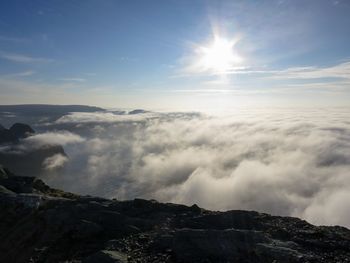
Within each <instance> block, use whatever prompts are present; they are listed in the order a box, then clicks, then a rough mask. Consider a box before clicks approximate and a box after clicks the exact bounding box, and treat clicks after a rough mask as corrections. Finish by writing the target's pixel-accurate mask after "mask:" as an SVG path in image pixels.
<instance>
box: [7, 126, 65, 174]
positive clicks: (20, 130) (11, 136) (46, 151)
mask: <svg viewBox="0 0 350 263" xmlns="http://www.w3.org/2000/svg"><path fill="white" fill-rule="evenodd" d="M34 134H35V131H34V130H33V129H32V128H31V127H30V126H29V125H27V124H23V123H15V124H13V125H12V126H11V128H10V129H5V128H3V129H2V130H1V129H0V145H3V146H6V147H4V148H2V149H1V151H0V165H3V166H5V167H8V168H9V169H10V170H11V171H13V172H15V173H16V174H20V175H22V174H24V175H28V176H36V175H40V174H41V173H43V172H44V171H45V167H44V165H43V163H44V162H45V160H46V159H47V158H49V157H52V156H55V155H58V154H59V155H62V156H66V153H65V151H64V149H63V147H62V146H61V145H54V144H48V145H26V144H25V140H23V139H25V138H27V137H30V136H32V135H34ZM19 164H20V165H19Z"/></svg>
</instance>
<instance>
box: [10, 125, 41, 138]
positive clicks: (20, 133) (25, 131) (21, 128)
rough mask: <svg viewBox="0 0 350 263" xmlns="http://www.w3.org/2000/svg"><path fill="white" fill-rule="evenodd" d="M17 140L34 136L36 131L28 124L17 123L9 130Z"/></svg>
mask: <svg viewBox="0 0 350 263" xmlns="http://www.w3.org/2000/svg"><path fill="white" fill-rule="evenodd" d="M9 130H10V132H12V133H13V134H14V135H15V136H16V137H17V138H27V137H28V136H30V135H33V134H34V133H35V131H34V130H33V129H32V127H30V126H29V125H28V124H24V123H15V124H13V125H12V126H11V128H10V129H9Z"/></svg>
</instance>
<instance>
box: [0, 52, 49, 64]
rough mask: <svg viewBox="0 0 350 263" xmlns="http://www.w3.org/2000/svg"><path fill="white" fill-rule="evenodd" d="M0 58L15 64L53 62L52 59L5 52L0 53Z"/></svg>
mask: <svg viewBox="0 0 350 263" xmlns="http://www.w3.org/2000/svg"><path fill="white" fill-rule="evenodd" d="M0 58H2V59H6V60H8V61H11V62H16V63H49V62H53V61H54V60H53V59H48V58H41V57H31V56H27V55H22V54H16V53H7V52H0Z"/></svg>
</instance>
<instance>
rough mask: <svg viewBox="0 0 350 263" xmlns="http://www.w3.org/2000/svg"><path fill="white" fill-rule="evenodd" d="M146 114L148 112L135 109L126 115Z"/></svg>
mask: <svg viewBox="0 0 350 263" xmlns="http://www.w3.org/2000/svg"><path fill="white" fill-rule="evenodd" d="M147 112H148V111H145V110H141V109H136V110H132V111H129V113H128V114H130V115H134V114H142V113H147Z"/></svg>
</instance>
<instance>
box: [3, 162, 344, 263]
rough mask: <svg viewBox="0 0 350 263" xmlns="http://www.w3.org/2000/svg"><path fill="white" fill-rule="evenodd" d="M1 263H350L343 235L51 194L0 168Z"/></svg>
mask: <svg viewBox="0 0 350 263" xmlns="http://www.w3.org/2000/svg"><path fill="white" fill-rule="evenodd" d="M0 186H1V187H0V236H1V242H0V262H76V263H77V262H84V263H105V262H106V263H107V262H123V263H126V262H191V263H192V262H193V263H196V262H243V263H248V262H269V263H277V262H283V263H285V262H309V263H312V262H315V263H316V262H318V263H319V262H350V230H348V229H346V228H343V227H338V226H336V227H317V226H313V225H311V224H309V223H307V222H305V221H303V220H300V219H297V218H292V217H278V216H270V215H267V214H262V213H257V212H252V211H237V210H236V211H227V212H213V211H207V210H204V209H201V208H199V207H198V206H196V205H193V206H191V207H188V206H184V205H176V204H169V203H167V204H163V203H158V202H156V201H152V200H150V201H148V200H142V199H135V200H131V201H118V200H109V199H103V198H98V197H91V196H78V195H74V194H70V193H66V192H63V191H60V190H56V189H52V188H50V187H49V186H47V185H46V184H45V183H44V182H42V181H41V180H38V179H35V178H31V177H20V176H15V175H14V174H12V173H11V172H9V171H8V170H6V169H4V168H1V167H0Z"/></svg>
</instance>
